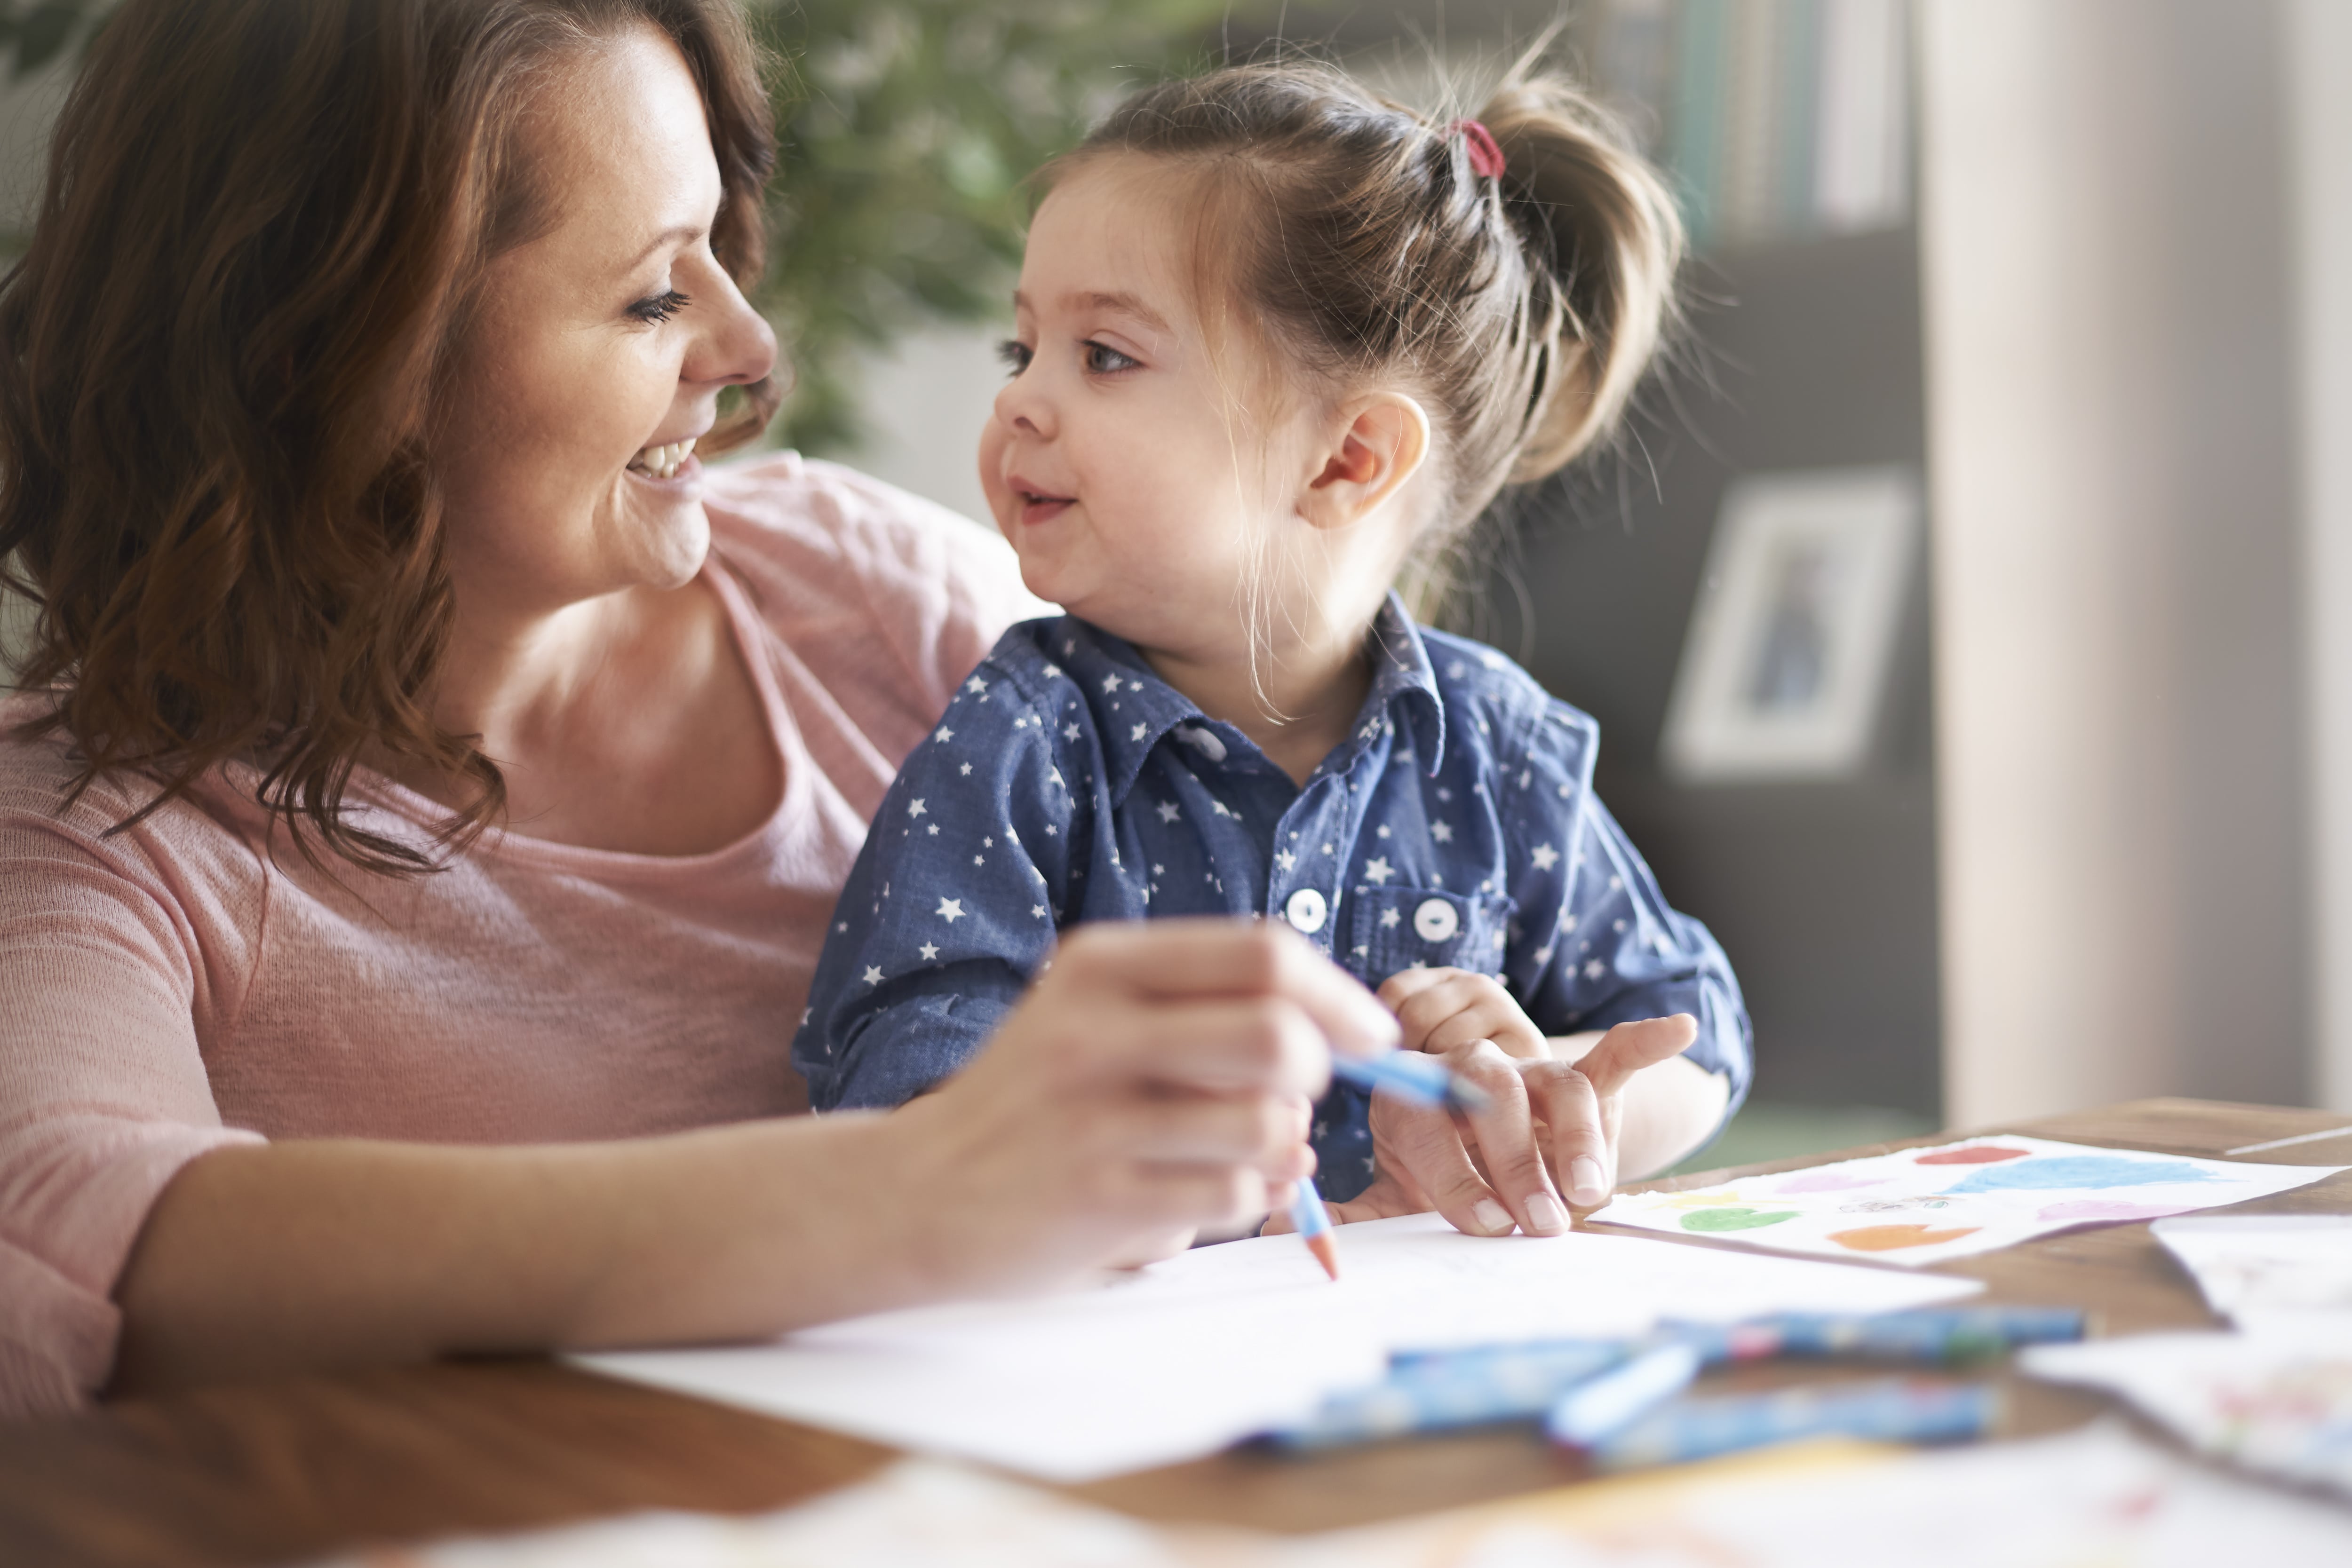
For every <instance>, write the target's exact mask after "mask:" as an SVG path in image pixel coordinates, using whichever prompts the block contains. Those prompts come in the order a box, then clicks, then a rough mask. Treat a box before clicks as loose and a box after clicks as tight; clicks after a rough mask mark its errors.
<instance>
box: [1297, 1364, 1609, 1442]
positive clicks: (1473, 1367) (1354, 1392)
mask: <svg viewBox="0 0 2352 1568" xmlns="http://www.w3.org/2000/svg"><path fill="white" fill-rule="evenodd" d="M1633 1349H1634V1347H1633V1345H1631V1344H1628V1343H1623V1342H1620V1341H1605V1340H1559V1341H1555V1342H1554V1343H1550V1344H1546V1345H1540V1346H1512V1347H1510V1349H1509V1350H1508V1351H1507V1353H1502V1354H1487V1353H1483V1352H1480V1351H1476V1350H1466V1351H1447V1352H1444V1353H1442V1354H1427V1355H1407V1356H1399V1357H1397V1358H1396V1360H1395V1361H1394V1362H1393V1363H1392V1364H1391V1366H1390V1368H1389V1375H1388V1376H1386V1377H1385V1378H1383V1379H1381V1381H1380V1382H1379V1383H1376V1384H1373V1385H1370V1386H1369V1387H1365V1388H1356V1389H1349V1390H1348V1391H1346V1392H1345V1393H1340V1394H1335V1395H1333V1396H1330V1397H1329V1398H1328V1399H1326V1400H1325V1401H1324V1402H1323V1405H1322V1406H1321V1408H1319V1409H1318V1410H1317V1411H1316V1413H1315V1414H1314V1415H1313V1416H1310V1417H1308V1418H1307V1420H1305V1421H1303V1422H1301V1423H1299V1424H1298V1425H1297V1426H1295V1427H1285V1428H1283V1429H1281V1430H1279V1431H1276V1432H1274V1433H1271V1434H1269V1436H1270V1437H1271V1439H1272V1441H1273V1442H1274V1444H1275V1445H1276V1447H1277V1448H1289V1449H1293V1450H1298V1451H1305V1450H1310V1449H1320V1448H1345V1447H1348V1446H1349V1445H1352V1444H1357V1443H1371V1442H1378V1441H1380V1440H1381V1438H1384V1437H1403V1436H1404V1435H1406V1434H1407V1433H1411V1432H1443V1431H1448V1430H1451V1429H1452V1428H1454V1427H1478V1426H1485V1425H1486V1424H1487V1423H1489V1422H1495V1421H1525V1420H1529V1419H1532V1418H1534V1417H1536V1416H1541V1415H1543V1414H1544V1412H1546V1411H1547V1410H1549V1409H1550V1408H1551V1407H1552V1406H1554V1405H1555V1404H1557V1403H1558V1402H1559V1396H1561V1395H1562V1394H1564V1393H1566V1392H1567V1391H1568V1390H1570V1388H1573V1387H1575V1386H1576V1385H1578V1384H1580V1383H1582V1382H1583V1381H1585V1380H1586V1379H1587V1378H1590V1377H1591V1376H1592V1375H1595V1374H1596V1373H1602V1372H1606V1371H1608V1370H1609V1369H1610V1368H1611V1367H1613V1366H1618V1365H1621V1364H1623V1363H1624V1362H1625V1361H1626V1360H1627V1358H1628V1357H1629V1356H1631V1355H1632V1354H1633Z"/></svg>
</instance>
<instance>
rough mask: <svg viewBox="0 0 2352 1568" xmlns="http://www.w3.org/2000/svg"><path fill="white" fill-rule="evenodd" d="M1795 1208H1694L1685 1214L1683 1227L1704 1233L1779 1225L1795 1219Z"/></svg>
mask: <svg viewBox="0 0 2352 1568" xmlns="http://www.w3.org/2000/svg"><path fill="white" fill-rule="evenodd" d="M1794 1218H1797V1211H1796V1210H1795V1209H1793V1208H1783V1209H1779V1210H1773V1209H1767V1208H1694V1209H1692V1210H1691V1211H1690V1212H1689V1213H1688V1214H1685V1215H1684V1216H1683V1228H1684V1229H1685V1230H1696V1231H1699V1232H1701V1233H1702V1234H1705V1233H1710V1232H1717V1231H1725V1230H1754V1229H1756V1228H1759V1227H1760V1226H1766V1225H1778V1224H1780V1221H1782V1220H1784V1219H1794Z"/></svg>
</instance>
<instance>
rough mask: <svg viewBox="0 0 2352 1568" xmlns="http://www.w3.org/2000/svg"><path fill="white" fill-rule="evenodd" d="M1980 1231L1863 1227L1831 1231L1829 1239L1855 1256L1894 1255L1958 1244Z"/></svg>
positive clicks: (1975, 1228) (1973, 1228)
mask: <svg viewBox="0 0 2352 1568" xmlns="http://www.w3.org/2000/svg"><path fill="white" fill-rule="evenodd" d="M1983 1228H1984V1227H1982V1226H1981V1225H1968V1226H1963V1227H1961V1228H1959V1229H1958V1230H1938V1229H1937V1228H1935V1227H1933V1226H1929V1225H1865V1226H1864V1227H1863V1228H1861V1229H1859V1230H1832V1231H1831V1232H1830V1239H1831V1240H1832V1241H1834V1242H1836V1243H1837V1244H1838V1245H1839V1246H1841V1247H1846V1248H1851V1249H1853V1250H1854V1251H1856V1252H1894V1251H1898V1250H1900V1249H1903V1248H1906V1247H1933V1246H1934V1245H1935V1244H1936V1243H1937V1242H1938V1241H1958V1239H1960V1238H1961V1237H1963V1236H1974V1235H1975V1234H1976V1233H1977V1232H1978V1231H1979V1230H1981V1229H1983Z"/></svg>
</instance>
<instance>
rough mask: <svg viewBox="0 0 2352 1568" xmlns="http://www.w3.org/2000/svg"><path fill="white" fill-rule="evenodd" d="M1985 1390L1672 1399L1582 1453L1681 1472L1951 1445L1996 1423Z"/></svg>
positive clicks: (1866, 1389) (1836, 1389) (1870, 1389)
mask: <svg viewBox="0 0 2352 1568" xmlns="http://www.w3.org/2000/svg"><path fill="white" fill-rule="evenodd" d="M1999 1414H2000V1398H1999V1396H1998V1394H1997V1393H1996V1392H1995V1390H1994V1389H1993V1387H1992V1385H1990V1384H1981V1383H1964V1384H1958V1385H1953V1384H1942V1383H1923V1382H1918V1381H1916V1380H1914V1379H1911V1378H1903V1377H1888V1378H1879V1379H1874V1380H1873V1381H1871V1382H1868V1383H1846V1384H1832V1385H1828V1386H1824V1387H1807V1388H1784V1389H1780V1390H1778V1391H1777V1392H1774V1393H1770V1394H1757V1395H1747V1396H1731V1397H1720V1398H1711V1399H1677V1400H1675V1402H1674V1403H1672V1404H1670V1405H1667V1406H1664V1407H1663V1408H1661V1409H1659V1410H1656V1411H1654V1413H1652V1414H1651V1415H1649V1416H1645V1417H1643V1419H1642V1420H1640V1421H1638V1422H1636V1423H1634V1424H1633V1426H1632V1427H1627V1428H1626V1429H1624V1430H1623V1431H1622V1432H1620V1433H1618V1434H1617V1435H1616V1436H1615V1437H1609V1438H1606V1439H1604V1440H1603V1441H1601V1442H1600V1443H1598V1444H1596V1445H1594V1446H1593V1447H1592V1448H1590V1449H1588V1450H1587V1452H1588V1453H1589V1454H1590V1455H1591V1460H1592V1464H1593V1468H1594V1469H1600V1470H1622V1469H1633V1468H1635V1467H1637V1466H1643V1465H1671V1464H1682V1463H1685V1462H1686V1461H1688V1460H1692V1459H1704V1458H1711V1457H1713V1456H1715V1455H1717V1454H1729V1453H1737V1452H1738V1451H1739V1450H1740V1449H1743V1448H1761V1447H1763V1446H1764V1445H1766V1444H1768V1443H1785V1442H1789V1441H1791V1440H1793V1439H1795V1438H1799V1437H1859V1438H1863V1439H1865V1440H1870V1441H1877V1442H1895V1443H1933V1442H1956V1441H1959V1440H1961V1439H1964V1438H1969V1437H1979V1436H1980V1435H1981V1434H1982V1433H1983V1432H1984V1430H1985V1428H1986V1427H1990V1425H1992V1423H1993V1421H1994V1419H1995V1418H1996V1417H1997V1416H1999Z"/></svg>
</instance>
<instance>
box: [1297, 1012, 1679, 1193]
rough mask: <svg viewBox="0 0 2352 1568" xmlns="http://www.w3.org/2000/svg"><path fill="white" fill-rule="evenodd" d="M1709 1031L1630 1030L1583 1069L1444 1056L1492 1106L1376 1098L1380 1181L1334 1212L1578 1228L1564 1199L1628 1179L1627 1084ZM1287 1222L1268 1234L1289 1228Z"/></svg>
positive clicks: (1485, 1047) (1599, 1046)
mask: <svg viewBox="0 0 2352 1568" xmlns="http://www.w3.org/2000/svg"><path fill="white" fill-rule="evenodd" d="M1697 1036H1698V1022H1697V1020H1696V1019H1693V1018H1692V1017H1691V1016H1690V1015H1689V1014H1687V1013H1676V1014H1675V1015H1674V1016H1673V1017H1671V1018H1663V1019H1643V1020H1641V1021H1640V1022H1637V1023H1622V1024H1619V1025H1618V1026H1617V1027H1616V1028H1614V1029H1612V1030H1610V1031H1609V1032H1608V1033H1606V1034H1604V1035H1602V1036H1601V1039H1600V1040H1599V1041H1598V1042H1597V1043H1596V1044H1594V1045H1593V1047H1592V1048H1591V1050H1590V1051H1586V1052H1585V1053H1584V1054H1583V1055H1582V1056H1581V1057H1580V1058H1579V1059H1578V1060H1577V1061H1574V1062H1569V1061H1558V1060H1553V1059H1550V1058H1549V1057H1546V1058H1544V1059H1542V1060H1533V1061H1531V1060H1528V1059H1525V1058H1518V1057H1513V1056H1510V1055H1507V1054H1506V1053H1505V1052H1504V1051H1503V1050H1502V1049H1501V1048H1500V1047H1499V1046H1497V1045H1496V1044H1495V1043H1493V1042H1492V1041H1491V1040H1483V1039H1482V1040H1473V1041H1471V1042H1469V1043H1468V1044H1465V1045H1458V1046H1455V1047H1454V1048H1452V1049H1450V1050H1447V1051H1441V1052H1439V1053H1438V1054H1440V1055H1442V1056H1444V1058H1445V1063H1446V1066H1447V1067H1448V1068H1450V1069H1451V1070H1452V1071H1455V1072H1457V1073H1460V1074H1461V1075H1462V1076H1463V1077H1465V1078H1466V1079H1467V1080H1469V1081H1470V1082H1472V1083H1474V1084H1475V1085H1476V1086H1477V1087H1478V1088H1480V1089H1482V1090H1484V1091H1485V1092H1486V1097H1487V1101H1488V1104H1487V1107H1486V1110H1484V1111H1481V1112H1478V1113H1475V1114H1474V1115H1471V1116H1468V1117H1465V1118H1464V1119H1463V1120H1462V1121H1460V1122H1458V1123H1457V1122H1456V1121H1455V1120H1454V1118H1453V1117H1452V1116H1449V1115H1447V1114H1446V1113H1444V1112H1443V1111H1435V1110H1430V1109H1427V1108H1424V1107H1421V1106H1416V1105H1410V1104H1406V1103H1403V1102H1402V1101H1399V1100H1396V1099H1394V1098H1392V1097H1391V1096H1389V1095H1385V1094H1376V1095H1374V1096H1373V1097H1372V1109H1371V1128H1372V1147H1373V1152H1374V1155H1375V1157H1376V1158H1377V1159H1378V1161H1379V1165H1378V1174H1377V1175H1376V1176H1375V1177H1374V1178H1373V1181H1372V1185H1371V1186H1369V1187H1367V1188H1366V1189H1365V1190H1364V1192H1363V1193H1362V1195H1361V1196H1360V1197H1356V1198H1355V1199H1353V1200H1352V1201H1350V1202H1347V1203H1335V1204H1332V1205H1331V1206H1330V1209H1331V1218H1333V1219H1335V1220H1338V1221H1339V1222H1341V1223H1343V1224H1344V1223H1347V1222H1349V1221H1351V1220H1358V1219H1379V1218H1385V1217H1387V1216H1389V1215H1393V1214H1421V1213H1425V1212H1427V1211H1428V1210H1430V1209H1432V1208H1434V1209H1436V1210H1437V1211H1438V1212H1439V1213H1441V1214H1443V1215H1444V1216H1445V1218H1447V1219H1448V1220H1449V1221H1451V1222H1452V1223H1453V1225H1454V1228H1456V1229H1458V1230H1464V1231H1467V1232H1469V1233H1470V1234H1471V1235H1473V1236H1501V1235H1505V1234H1507V1233H1508V1232H1509V1231H1510V1230H1511V1229H1512V1228H1514V1227H1517V1228H1519V1229H1522V1230H1525V1231H1527V1232H1528V1234H1529V1235H1531V1236H1556V1235H1559V1233H1560V1232H1561V1231H1563V1230H1565V1229H1567V1228H1568V1213H1567V1210H1566V1209H1565V1208H1564V1207H1562V1206H1561V1202H1560V1197H1561V1195H1562V1194H1566V1195H1567V1197H1568V1200H1569V1202H1570V1204H1572V1205H1573V1206H1574V1207H1578V1208H1586V1209H1589V1208H1597V1207H1600V1206H1601V1204H1603V1203H1605V1202H1607V1201H1608V1198H1609V1194H1610V1191H1611V1189H1612V1188H1613V1187H1614V1186H1616V1181H1617V1145H1618V1134H1619V1131H1620V1128H1621V1127H1622V1123H1623V1114H1624V1092H1625V1086H1626V1085H1627V1084H1628V1083H1629V1082H1632V1080H1633V1075H1634V1074H1635V1073H1637V1072H1640V1071H1642V1070H1643V1069H1644V1068H1647V1067H1651V1066H1654V1065H1655V1064H1656V1063H1658V1062H1662V1061H1667V1060H1668V1059H1670V1058H1672V1057H1675V1056H1678V1055H1680V1054H1681V1053H1682V1052H1683V1051H1685V1049H1687V1048H1688V1047H1689V1045H1690V1043H1691V1042H1692V1041H1693V1040H1696V1038H1697ZM1281 1218H1282V1217H1280V1216H1277V1217H1276V1220H1275V1221H1273V1222H1269V1224H1268V1225H1267V1227H1266V1228H1267V1229H1269V1230H1280V1229H1284V1228H1286V1225H1285V1224H1283V1223H1281Z"/></svg>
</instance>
